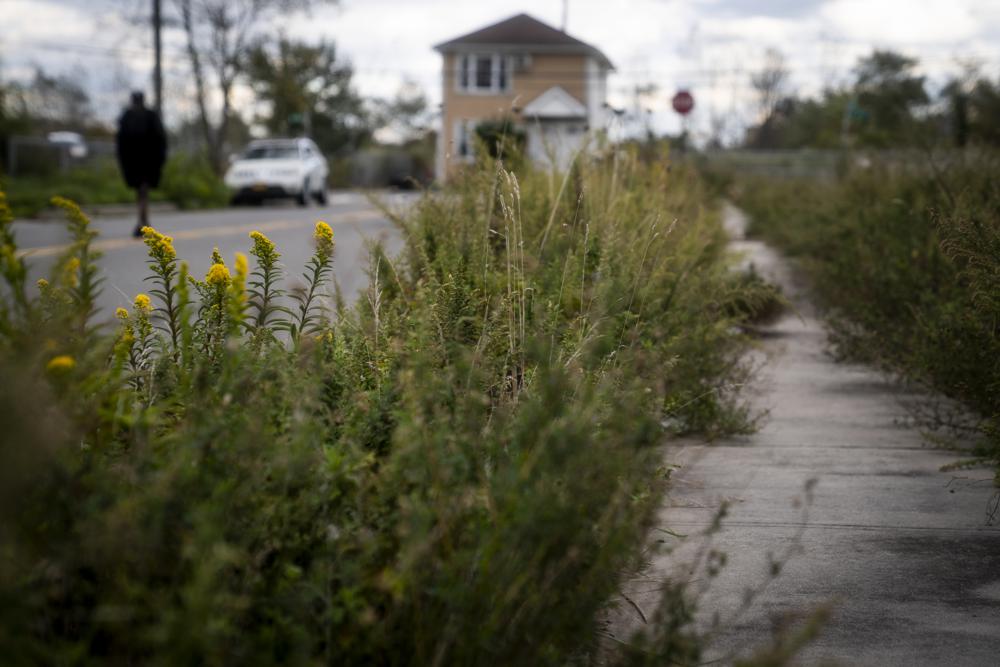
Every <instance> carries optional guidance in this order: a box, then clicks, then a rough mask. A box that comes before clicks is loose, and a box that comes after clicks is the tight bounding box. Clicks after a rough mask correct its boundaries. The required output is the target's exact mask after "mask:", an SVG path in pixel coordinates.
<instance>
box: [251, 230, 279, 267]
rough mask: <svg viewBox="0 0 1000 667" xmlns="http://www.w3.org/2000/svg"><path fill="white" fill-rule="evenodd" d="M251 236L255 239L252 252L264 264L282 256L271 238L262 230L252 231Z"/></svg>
mask: <svg viewBox="0 0 1000 667" xmlns="http://www.w3.org/2000/svg"><path fill="white" fill-rule="evenodd" d="M250 238H251V239H253V248H251V249H250V254H251V255H253V256H254V257H256V258H257V259H258V260H260V261H261V262H262V263H263V264H272V263H274V262H275V261H277V259H278V257H280V255H279V254H278V252H277V250H275V247H274V243H273V242H272V241H271V239H269V238H267V237H266V236H264V235H263V234H261V233H260V232H258V231H253V232H250Z"/></svg>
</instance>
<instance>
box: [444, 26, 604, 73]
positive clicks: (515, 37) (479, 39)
mask: <svg viewBox="0 0 1000 667" xmlns="http://www.w3.org/2000/svg"><path fill="white" fill-rule="evenodd" d="M479 46H493V47H507V48H511V47H516V48H519V49H521V50H525V49H527V50H535V51H543V52H553V53H573V54H585V55H589V56H593V57H595V58H597V60H598V62H600V63H601V64H602V65H603V66H604V67H606V68H608V69H614V65H612V64H611V61H610V60H608V57H607V56H606V55H604V54H603V53H602V52H601V51H600V49H598V48H597V47H594V46H591V45H590V44H587V43H586V42H583V41H581V40H579V39H577V38H576V37H573V36H571V35H568V34H567V33H565V32H563V31H562V30H559V29H558V28H553V27H552V26H550V25H549V24H547V23H543V22H541V21H539V20H538V19H536V18H534V17H532V16H528V15H527V14H518V15H517V16H512V17H510V18H509V19H505V20H503V21H500V22H499V23H494V24H493V25H488V26H486V27H485V28H481V29H479V30H476V31H474V32H470V33H469V34H467V35H462V36H461V37H456V38H454V39H450V40H448V41H446V42H442V43H440V44H438V45H437V46H435V47H434V48H435V50H437V51H440V52H441V53H447V52H449V51H461V50H465V49H466V48H469V47H479Z"/></svg>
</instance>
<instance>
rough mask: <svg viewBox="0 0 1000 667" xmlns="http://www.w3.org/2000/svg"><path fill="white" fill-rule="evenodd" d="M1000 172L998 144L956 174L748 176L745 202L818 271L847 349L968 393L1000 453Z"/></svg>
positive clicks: (965, 398) (762, 230)
mask: <svg viewBox="0 0 1000 667" xmlns="http://www.w3.org/2000/svg"><path fill="white" fill-rule="evenodd" d="M998 176H1000V164H998V163H997V161H996V159H995V158H994V157H991V156H989V155H986V156H980V157H978V158H972V157H969V158H967V161H965V162H963V163H961V164H957V165H955V166H954V167H953V168H951V169H949V170H948V171H946V172H944V173H938V172H937V171H935V170H934V169H931V168H930V166H923V168H921V166H919V165H918V166H916V167H911V168H908V169H904V168H901V167H899V166H896V167H891V168H890V167H888V166H883V167H876V168H874V169H871V170H864V171H856V172H854V173H851V174H849V175H848V176H846V177H845V178H844V179H842V180H840V181H836V182H830V183H815V182H801V181H791V182H788V181H785V182H779V181H767V180H755V181H752V182H744V183H742V184H741V185H740V187H739V189H738V192H739V195H738V201H739V202H740V204H741V205H743V206H744V207H745V208H746V209H747V210H748V212H749V213H750V214H751V216H752V226H751V231H752V232H754V233H757V234H760V235H762V236H764V237H765V238H767V239H769V240H771V241H772V242H774V243H776V244H777V245H778V246H780V247H782V248H783V249H785V250H786V251H788V252H790V253H791V254H792V255H794V256H795V257H797V258H798V259H799V260H800V262H801V264H802V266H803V267H804V269H805V270H806V271H807V272H808V274H809V275H810V276H811V277H812V283H813V286H814V288H815V291H816V292H817V294H818V295H819V296H820V298H821V300H822V301H823V303H824V304H825V305H826V306H827V308H828V309H829V314H830V321H831V327H832V332H833V335H834V340H835V342H836V343H837V347H838V349H839V350H840V352H841V353H843V354H845V355H849V356H852V357H854V358H861V359H864V360H868V361H872V362H875V363H877V364H880V365H882V366H883V367H884V368H887V369H890V370H893V371H901V372H903V373H905V374H906V375H907V377H909V378H910V379H912V380H914V381H916V382H918V383H921V384H924V385H927V386H929V387H933V388H935V389H937V390H939V391H941V392H943V393H944V394H945V395H947V396H950V397H952V398H954V399H958V400H959V401H962V402H963V403H964V404H965V405H966V406H968V407H970V408H972V410H973V411H975V412H976V413H977V414H978V415H980V416H981V417H982V421H981V422H980V423H979V424H978V426H977V428H976V429H975V430H976V431H977V432H978V433H979V434H980V436H981V437H982V438H983V443H982V445H981V446H979V447H978V448H977V454H978V455H979V456H980V457H982V459H985V460H992V461H994V462H995V463H998V464H1000V431H998V425H1000V330H998V328H997V327H998V323H1000V301H998V300H997V298H996V294H998V285H1000V187H998V183H1000V181H998ZM998 482H1000V476H998Z"/></svg>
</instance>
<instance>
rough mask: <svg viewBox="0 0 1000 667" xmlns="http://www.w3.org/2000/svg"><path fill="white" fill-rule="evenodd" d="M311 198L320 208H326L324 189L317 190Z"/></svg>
mask: <svg viewBox="0 0 1000 667" xmlns="http://www.w3.org/2000/svg"><path fill="white" fill-rule="evenodd" d="M313 198H314V199H315V200H316V203H317V204H319V205H320V206H326V188H325V187H321V188H320V189H319V190H317V191H316V192H315V193H313Z"/></svg>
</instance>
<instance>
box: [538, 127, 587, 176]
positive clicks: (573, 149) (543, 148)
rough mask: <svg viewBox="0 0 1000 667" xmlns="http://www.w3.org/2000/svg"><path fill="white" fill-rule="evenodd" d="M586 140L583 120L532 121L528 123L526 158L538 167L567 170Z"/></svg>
mask: <svg viewBox="0 0 1000 667" xmlns="http://www.w3.org/2000/svg"><path fill="white" fill-rule="evenodd" d="M586 138H587V131H586V124H585V123H584V121H583V120H574V119H567V120H563V119H559V120H555V119H551V120H550V119H546V120H541V119H539V120H532V121H529V122H528V146H527V149H528V157H529V158H531V160H532V161H533V162H535V163H536V164H538V165H540V166H545V167H552V166H556V167H557V168H558V169H560V170H563V169H567V168H568V167H569V165H570V163H572V161H573V156H574V155H576V153H577V152H578V151H579V150H580V149H582V148H583V145H584V142H585V141H586Z"/></svg>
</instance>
